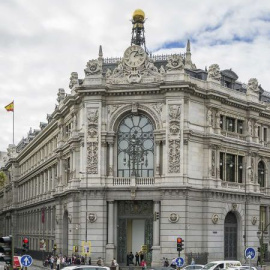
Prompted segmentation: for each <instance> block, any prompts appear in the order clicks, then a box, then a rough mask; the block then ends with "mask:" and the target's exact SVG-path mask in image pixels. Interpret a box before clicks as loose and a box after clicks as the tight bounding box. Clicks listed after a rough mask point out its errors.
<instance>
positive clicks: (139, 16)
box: [132, 9, 145, 22]
mask: <svg viewBox="0 0 270 270" xmlns="http://www.w3.org/2000/svg"><path fill="white" fill-rule="evenodd" d="M132 18H133V20H134V21H136V22H143V21H144V18H145V14H144V12H143V11H142V10H141V9H136V10H135V11H134V12H133V15H132Z"/></svg>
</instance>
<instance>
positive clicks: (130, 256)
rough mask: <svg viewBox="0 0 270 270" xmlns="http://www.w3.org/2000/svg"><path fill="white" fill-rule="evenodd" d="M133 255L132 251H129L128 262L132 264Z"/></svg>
mask: <svg viewBox="0 0 270 270" xmlns="http://www.w3.org/2000/svg"><path fill="white" fill-rule="evenodd" d="M133 260H134V255H133V253H132V251H130V253H129V264H134V261H133Z"/></svg>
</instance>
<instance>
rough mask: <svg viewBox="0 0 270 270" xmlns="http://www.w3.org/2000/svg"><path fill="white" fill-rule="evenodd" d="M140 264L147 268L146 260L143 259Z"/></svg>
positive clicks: (143, 269)
mask: <svg viewBox="0 0 270 270" xmlns="http://www.w3.org/2000/svg"><path fill="white" fill-rule="evenodd" d="M140 266H141V267H142V270H145V269H146V266H147V265H146V262H145V261H144V260H142V261H141V265H140Z"/></svg>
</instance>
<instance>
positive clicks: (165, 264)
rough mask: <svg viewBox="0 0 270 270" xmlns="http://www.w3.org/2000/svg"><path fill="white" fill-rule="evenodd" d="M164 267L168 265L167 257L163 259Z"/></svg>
mask: <svg viewBox="0 0 270 270" xmlns="http://www.w3.org/2000/svg"><path fill="white" fill-rule="evenodd" d="M163 266H164V267H169V261H168V258H166V259H165V261H164V265H163Z"/></svg>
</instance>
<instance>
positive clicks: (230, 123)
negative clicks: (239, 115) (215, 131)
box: [226, 117, 235, 132]
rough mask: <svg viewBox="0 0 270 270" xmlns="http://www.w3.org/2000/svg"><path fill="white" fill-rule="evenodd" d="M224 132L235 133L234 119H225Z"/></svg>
mask: <svg viewBox="0 0 270 270" xmlns="http://www.w3.org/2000/svg"><path fill="white" fill-rule="evenodd" d="M226 130H228V131H231V132H234V131H235V119H234V118H231V117H226Z"/></svg>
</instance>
